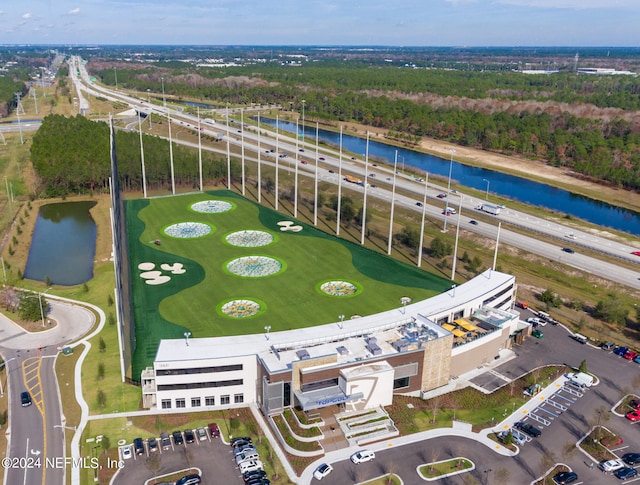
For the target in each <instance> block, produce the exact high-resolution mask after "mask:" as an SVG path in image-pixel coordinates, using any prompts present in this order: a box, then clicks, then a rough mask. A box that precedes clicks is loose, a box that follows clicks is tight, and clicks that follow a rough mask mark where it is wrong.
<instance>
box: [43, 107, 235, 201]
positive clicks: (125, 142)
mask: <svg viewBox="0 0 640 485" xmlns="http://www.w3.org/2000/svg"><path fill="white" fill-rule="evenodd" d="M143 145H144V160H145V174H146V181H147V187H148V188H149V189H150V190H153V189H162V188H170V186H171V166H170V161H169V155H168V154H169V141H168V140H165V139H162V138H159V137H155V136H150V135H144V136H143ZM173 153H174V156H173V160H174V171H175V182H176V185H177V186H186V187H193V188H196V187H198V185H199V176H200V175H199V160H198V153H197V151H194V150H189V149H186V148H183V147H181V146H176V145H174V147H173ZM116 156H117V159H118V170H119V175H120V184H121V188H122V189H123V190H125V191H131V190H141V189H142V163H141V152H140V137H139V134H138V133H135V132H125V131H116ZM31 162H32V164H33V168H34V171H35V174H36V175H37V177H38V181H39V191H40V194H39V195H41V196H45V197H63V196H65V195H67V194H72V193H92V192H95V191H97V192H104V191H107V190H108V186H109V177H110V175H111V167H110V151H109V127H108V125H107V124H106V123H103V122H94V121H90V120H88V119H86V118H85V117H83V116H75V117H69V118H67V117H64V116H62V115H55V114H54V115H48V116H46V117H45V118H44V119H43V121H42V125H41V127H40V129H39V130H38V131H37V132H36V134H35V135H34V136H33V142H32V145H31ZM202 171H203V179H204V180H205V181H207V182H213V181H220V180H222V179H225V178H226V177H227V162H226V159H222V158H220V157H219V156H217V155H214V154H212V153H210V152H205V151H203V153H202ZM231 174H232V178H237V177H239V176H240V167H239V166H238V164H237V163H236V162H232V164H231Z"/></svg>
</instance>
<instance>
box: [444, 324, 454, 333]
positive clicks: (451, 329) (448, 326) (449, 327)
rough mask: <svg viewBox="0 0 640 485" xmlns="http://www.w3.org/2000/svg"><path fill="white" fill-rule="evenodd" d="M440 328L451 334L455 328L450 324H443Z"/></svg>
mask: <svg viewBox="0 0 640 485" xmlns="http://www.w3.org/2000/svg"><path fill="white" fill-rule="evenodd" d="M442 328H444V329H445V330H449V332H451V331H453V329H454V328H456V327H455V326H454V325H451V324H450V323H443V324H442Z"/></svg>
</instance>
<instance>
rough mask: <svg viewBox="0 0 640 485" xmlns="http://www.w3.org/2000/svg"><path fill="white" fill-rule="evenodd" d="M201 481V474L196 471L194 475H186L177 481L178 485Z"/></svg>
mask: <svg viewBox="0 0 640 485" xmlns="http://www.w3.org/2000/svg"><path fill="white" fill-rule="evenodd" d="M201 481H202V480H201V478H200V475H198V474H196V473H194V474H192V475H185V476H184V477H182V478H181V479H179V480H178V481H177V482H176V485H196V484H197V483H200V482H201Z"/></svg>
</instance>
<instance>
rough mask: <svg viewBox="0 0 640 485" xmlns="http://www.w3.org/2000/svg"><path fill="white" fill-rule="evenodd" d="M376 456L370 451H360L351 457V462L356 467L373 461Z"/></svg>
mask: <svg viewBox="0 0 640 485" xmlns="http://www.w3.org/2000/svg"><path fill="white" fill-rule="evenodd" d="M375 457H376V454H375V453H374V452H373V451H371V450H360V451H358V452H356V453H354V454H353V455H351V461H352V462H353V463H355V464H356V465H357V464H359V463H365V462H367V461H371V460H373V459H375Z"/></svg>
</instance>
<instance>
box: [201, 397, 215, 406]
mask: <svg viewBox="0 0 640 485" xmlns="http://www.w3.org/2000/svg"><path fill="white" fill-rule="evenodd" d="M204 405H205V406H215V405H216V398H215V397H214V396H207V397H205V398H204Z"/></svg>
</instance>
